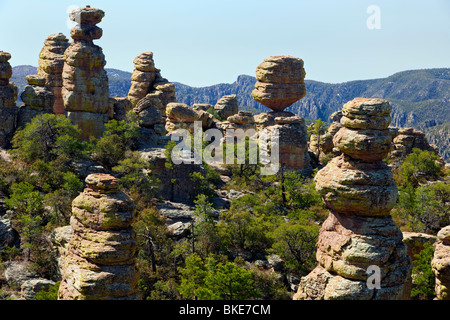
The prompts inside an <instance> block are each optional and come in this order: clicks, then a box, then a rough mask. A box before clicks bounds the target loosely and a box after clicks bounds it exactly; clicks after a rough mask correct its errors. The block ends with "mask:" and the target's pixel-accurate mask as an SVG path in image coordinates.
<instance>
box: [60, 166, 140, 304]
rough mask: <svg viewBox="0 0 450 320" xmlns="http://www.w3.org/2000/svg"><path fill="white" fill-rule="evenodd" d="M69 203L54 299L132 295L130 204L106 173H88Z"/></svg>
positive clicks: (133, 250) (133, 247)
mask: <svg viewBox="0 0 450 320" xmlns="http://www.w3.org/2000/svg"><path fill="white" fill-rule="evenodd" d="M86 185H87V187H86V188H85V190H84V191H83V192H82V193H81V194H80V195H79V196H78V197H77V198H75V199H74V201H73V203H72V217H71V219H70V224H71V227H72V229H73V234H72V235H71V238H70V241H69V244H68V247H67V249H66V250H65V256H64V257H63V259H61V262H62V263H63V266H62V281H61V286H60V288H59V292H58V298H59V299H60V300H102V299H121V300H133V299H137V298H138V297H137V295H138V293H137V292H138V288H137V279H138V274H137V269H136V266H135V253H136V246H137V242H136V235H135V233H134V231H133V229H132V227H131V223H132V220H133V217H134V205H133V202H132V201H131V199H130V198H129V197H128V196H127V195H126V194H125V193H123V192H121V191H119V190H118V184H117V180H116V179H115V178H114V177H113V176H111V175H108V174H102V173H97V174H91V175H89V176H87V178H86Z"/></svg>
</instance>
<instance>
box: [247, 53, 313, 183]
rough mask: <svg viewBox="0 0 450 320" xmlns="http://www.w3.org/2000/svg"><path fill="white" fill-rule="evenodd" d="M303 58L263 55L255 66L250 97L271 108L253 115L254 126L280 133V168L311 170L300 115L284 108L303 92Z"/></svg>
mask: <svg viewBox="0 0 450 320" xmlns="http://www.w3.org/2000/svg"><path fill="white" fill-rule="evenodd" d="M304 78H305V70H304V68H303V60H302V59H299V58H295V57H290V56H274V57H269V58H266V59H264V62H263V63H261V64H260V65H259V66H258V67H257V68H256V79H257V80H258V81H257V82H256V84H255V90H253V92H252V96H253V99H255V100H256V101H258V102H260V103H262V104H263V105H265V106H266V107H268V108H270V109H272V110H273V111H271V112H265V113H260V114H257V115H255V116H254V120H255V123H256V128H257V130H262V129H267V132H271V133H272V134H275V132H276V131H275V130H278V135H279V151H280V153H279V157H280V164H281V165H282V166H283V168H286V169H293V170H298V171H302V173H304V174H309V173H310V171H311V164H310V160H311V159H310V157H309V154H308V135H307V131H306V125H305V121H304V119H303V118H301V117H299V116H296V115H294V114H293V113H291V112H286V111H283V110H284V109H286V108H287V107H289V106H290V105H291V104H292V103H294V102H295V101H297V100H299V99H301V98H303V97H304V96H305V94H306V89H305V84H304Z"/></svg>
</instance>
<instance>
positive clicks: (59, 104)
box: [37, 33, 69, 114]
mask: <svg viewBox="0 0 450 320" xmlns="http://www.w3.org/2000/svg"><path fill="white" fill-rule="evenodd" d="M67 47H69V40H68V39H67V38H66V36H65V35H63V34H62V33H58V34H52V35H50V36H48V37H47V39H46V40H45V41H44V47H43V48H42V50H41V52H40V53H39V61H38V64H39V67H38V69H37V72H38V75H40V76H42V77H43V78H45V86H47V87H49V89H50V90H51V91H52V92H53V96H54V102H53V106H52V109H53V112H54V113H56V114H63V113H64V101H63V98H62V93H61V89H62V72H63V67H64V52H65V51H66V49H67Z"/></svg>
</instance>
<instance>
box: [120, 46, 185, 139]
mask: <svg viewBox="0 0 450 320" xmlns="http://www.w3.org/2000/svg"><path fill="white" fill-rule="evenodd" d="M133 63H134V70H133V73H132V74H131V87H130V90H129V92H128V100H130V101H131V104H132V106H131V107H132V109H133V110H134V112H135V113H136V114H137V115H138V118H139V119H140V120H141V126H142V127H144V128H152V129H154V130H155V132H156V133H158V134H160V135H164V134H165V132H164V124H165V119H166V106H167V104H168V103H171V102H176V98H175V85H174V84H173V83H171V82H169V81H168V80H167V79H165V78H163V77H162V76H161V70H160V69H157V68H155V62H154V61H153V53H152V52H144V53H141V54H140V55H138V56H137V57H136V58H135V59H134V61H133Z"/></svg>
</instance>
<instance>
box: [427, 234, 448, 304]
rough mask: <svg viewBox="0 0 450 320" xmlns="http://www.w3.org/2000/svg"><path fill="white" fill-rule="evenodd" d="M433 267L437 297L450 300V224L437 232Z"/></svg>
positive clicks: (432, 261)
mask: <svg viewBox="0 0 450 320" xmlns="http://www.w3.org/2000/svg"><path fill="white" fill-rule="evenodd" d="M431 268H432V270H433V273H434V275H435V276H436V286H435V291H436V298H437V299H438V300H450V226H446V227H444V228H442V229H441V230H440V231H439V232H438V234H437V241H436V243H435V246H434V257H433V260H431Z"/></svg>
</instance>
